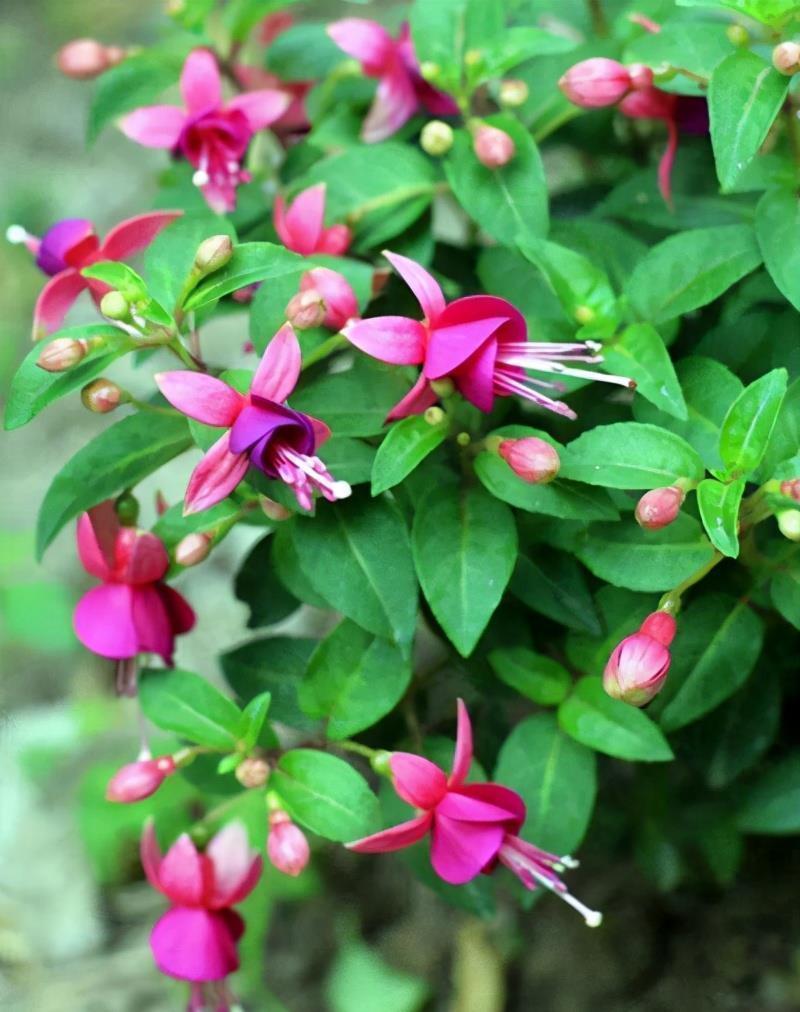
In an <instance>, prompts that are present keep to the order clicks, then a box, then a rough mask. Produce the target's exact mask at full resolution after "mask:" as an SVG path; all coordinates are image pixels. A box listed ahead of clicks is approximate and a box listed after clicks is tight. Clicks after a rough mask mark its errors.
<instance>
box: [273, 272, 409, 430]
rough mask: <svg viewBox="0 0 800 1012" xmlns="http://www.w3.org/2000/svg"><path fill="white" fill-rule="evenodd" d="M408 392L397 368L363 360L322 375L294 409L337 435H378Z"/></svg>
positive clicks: (303, 392) (298, 397)
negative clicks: (324, 423)
mask: <svg viewBox="0 0 800 1012" xmlns="http://www.w3.org/2000/svg"><path fill="white" fill-rule="evenodd" d="M265 287H266V286H265ZM407 393H408V384H407V383H406V382H405V381H404V380H403V377H402V376H401V375H399V373H398V370H397V368H396V367H389V366H385V365H383V364H382V363H375V362H372V361H370V360H369V359H367V358H360V359H358V360H357V361H356V363H355V364H354V366H353V368H352V369H348V370H347V372H337V373H331V374H329V375H325V376H321V377H320V378H319V379H316V380H314V381H313V382H312V383H310V384H309V385H308V386H304V387H303V388H302V389H300V390H298V391H297V392H296V393H295V394H293V396H292V407H293V408H295V410H297V411H303V412H305V413H306V414H310V415H314V416H315V417H316V418H321V419H322V421H323V422H326V423H327V424H328V425H329V426H330V427H331V429H332V430H333V431H334V432H335V433H336V435H337V436H375V435H377V434H378V433H380V432H382V431H383V429H384V425H385V422H386V415H387V414H388V413H389V411H390V410H391V409H392V407H393V406H394V405H395V404H396V403H397V402H398V401H399V400H400V398H401V397H403V396H405V394H407Z"/></svg>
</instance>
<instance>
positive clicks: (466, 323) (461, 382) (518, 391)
mask: <svg viewBox="0 0 800 1012" xmlns="http://www.w3.org/2000/svg"><path fill="white" fill-rule="evenodd" d="M384 256H385V257H386V259H387V260H388V261H389V262H390V263H391V264H392V266H393V267H394V269H395V270H396V271H397V273H398V274H400V276H401V277H402V278H403V280H404V281H405V282H406V284H407V285H408V286H409V288H410V289H411V291H412V292H413V293H414V295H415V296H416V297H417V300H418V301H419V304H420V307H421V308H422V312H423V314H424V318H423V320H422V321H417V320H409V319H406V317H404V316H377V317H373V318H371V319H368V320H358V321H354V322H351V323H350V324H348V325H347V327H346V328H345V329H344V331H343V332H344V334H345V337H347V339H348V340H349V341H350V342H351V343H352V344H354V345H355V346H356V347H357V348H360V349H361V350H362V351H364V352H366V353H367V354H368V355H371V356H372V357H373V358H377V359H380V361H382V362H390V363H392V364H394V365H422V374H421V376H420V377H419V380H418V381H417V383H416V384H415V385H414V387H413V388H412V389H411V390H410V391H409V393H408V394H407V395H406V396H405V397H404V398H403V399H402V400H401V401H400V402H399V404H396V405H395V407H394V408H393V409H392V411H391V412H390V413H389V418H390V419H394V418H403V417H405V416H406V415H412V414H420V413H422V412H423V411H425V410H426V409H427V408H429V407H430V406H431V405H432V404H433V403H434V402H435V401H436V393H435V392H434V390H433V389H432V388H431V385H430V384H431V381H436V380H442V379H446V378H449V379H450V380H452V382H453V383H454V384H455V386H456V388H457V389H458V390H459V391H460V392H461V393H462V394H463V396H464V397H466V398H467V400H468V401H471V402H472V403H473V404H474V405H475V406H476V407H477V408H479V409H480V410H481V411H486V412H488V411H491V410H492V407H493V406H494V398H495V396H502V397H510V396H514V395H517V396H520V397H524V398H525V399H526V400H529V401H533V403H534V404H538V405H539V406H540V407H544V408H547V409H548V410H550V411H555V412H556V413H557V414H559V415H564V416H565V417H567V418H575V417H576V416H575V412H574V411H573V410H572V409H571V408H570V407H568V406H567V405H566V404H564V402H563V401H556V400H553V399H552V398H551V397H548V396H546V395H545V394H543V393H540V391H539V390H537V389H534V388H535V387H539V388H542V387H544V388H550V389H556V390H560V389H562V385H561V384H559V383H558V381H556V382H545V381H543V380H538V379H531V378H529V377H528V376H527V375H526V370H527V369H531V370H533V371H534V372H544V373H549V374H555V375H557V376H576V377H579V378H581V379H589V380H602V381H604V382H606V383H617V384H619V385H621V386H626V387H631V386H633V385H634V384H633V383H632V382H631V380H629V379H627V378H626V377H624V376H611V375H607V374H605V373H599V372H594V371H590V370H587V369H576V368H575V367H574V365H573V363H576V362H578V363H579V362H590V363H593V362H601V361H602V358H601V357H600V356H599V355H598V354H597V352H598V350H599V348H600V346H599V345H598V344H595V343H594V342H586V343H584V344H580V343H574V344H551V343H545V342H533V341H528V328H527V324H526V323H525V318H524V317H523V315H522V313H520V311H519V310H518V309H516V308H515V307H514V306H512V305H511V303H510V302H507V301H506V300H505V299H500V298H498V297H497V296H494V295H468V296H466V297H464V298H461V299H456V300H455V302H451V303H449V304H448V303H446V302H445V299H444V295H443V294H442V290H441V288H440V287H439V285H438V284H437V282H436V281H435V279H434V278H433V277H431V275H430V274H429V273H428V272H427V271H426V270H425V269H424V268H423V267H421V266H420V265H419V264H417V263H415V262H414V261H413V260H410V259H408V257H404V256H400V255H398V254H396V253H388V252H384Z"/></svg>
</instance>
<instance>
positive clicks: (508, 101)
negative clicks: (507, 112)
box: [499, 80, 529, 109]
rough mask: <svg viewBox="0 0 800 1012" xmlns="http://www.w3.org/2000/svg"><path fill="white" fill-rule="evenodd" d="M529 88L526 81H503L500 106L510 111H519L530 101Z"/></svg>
mask: <svg viewBox="0 0 800 1012" xmlns="http://www.w3.org/2000/svg"><path fill="white" fill-rule="evenodd" d="M528 94H529V90H528V86H527V84H526V83H525V82H524V81H514V80H510V81H501V82H500V96H499V97H500V104H501V105H505V106H508V108H509V109H517V108H519V106H521V105H525V103H526V102H527V101H528Z"/></svg>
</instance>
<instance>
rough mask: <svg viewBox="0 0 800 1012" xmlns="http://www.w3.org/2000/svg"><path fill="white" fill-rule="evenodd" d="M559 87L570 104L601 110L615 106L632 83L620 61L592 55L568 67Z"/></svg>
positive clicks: (626, 69)
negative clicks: (590, 57)
mask: <svg viewBox="0 0 800 1012" xmlns="http://www.w3.org/2000/svg"><path fill="white" fill-rule="evenodd" d="M558 86H559V88H560V89H561V91H562V92H563V93H564V95H565V96H566V98H568V99H569V101H570V102H572V104H573V105H577V106H580V107H581V109H600V108H603V107H604V106H609V105H616V104H617V102H619V101H620V100H621V99H622V98H624V97H625V95H627V94H628V92H629V91H630V90H631V88H632V87H633V82H632V81H631V75H630V73H629V72H628V68H627V67H625V66H624V65H623V64H622V63H619V62H618V61H617V60H608V59H606V58H605V57H603V56H595V57H593V58H592V59H590V60H581V62H580V63H576V64H575V65H574V66H572V67H570V68H569V70H568V71H567V72H566V73H565V74H564V75H563V77H562V78H561V79H560V80H559V82H558Z"/></svg>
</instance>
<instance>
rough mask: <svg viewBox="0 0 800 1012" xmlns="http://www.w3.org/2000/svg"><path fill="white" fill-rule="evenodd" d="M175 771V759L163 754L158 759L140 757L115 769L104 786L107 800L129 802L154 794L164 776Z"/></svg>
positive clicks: (164, 778) (162, 781)
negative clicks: (105, 786)
mask: <svg viewBox="0 0 800 1012" xmlns="http://www.w3.org/2000/svg"><path fill="white" fill-rule="evenodd" d="M174 772H175V761H174V759H173V758H172V756H169V755H165V756H161V757H160V758H159V759H140V760H139V761H138V762H135V763H128V765H127V766H123V767H122V769H119V770H117V772H116V773H115V774H114V776H113V777H112V778H111V780H110V781H109V783H108V787H107V788H106V799H107V800H108V801H119V802H121V803H122V804H126V805H127V804H130V803H131V802H132V801H141V800H142V799H143V798H149V797H150V795H151V794H155V792H156V791H157V790H158V788H159V787H160V786H161V785H162V784H163V783H164V781H165V780H166V778H167V777H168V776H169V775H170V774H171V773H174Z"/></svg>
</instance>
